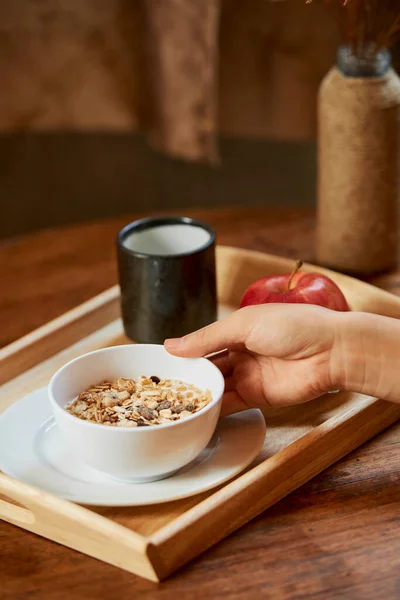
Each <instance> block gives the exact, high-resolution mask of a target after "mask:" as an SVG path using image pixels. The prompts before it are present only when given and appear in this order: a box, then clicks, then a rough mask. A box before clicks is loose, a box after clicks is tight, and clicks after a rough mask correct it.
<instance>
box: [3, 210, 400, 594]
mask: <svg viewBox="0 0 400 600" xmlns="http://www.w3.org/2000/svg"><path fill="white" fill-rule="evenodd" d="M196 216H197V217H200V218H202V219H203V220H206V221H207V222H209V223H210V224H212V225H214V226H215V227H216V229H217V233H218V239H219V242H220V243H223V244H231V245H237V246H242V247H247V248H253V249H258V250H264V251H268V252H271V253H275V254H280V255H284V256H288V257H292V258H298V257H300V258H302V259H304V260H307V261H311V262H312V260H313V233H314V216H313V214H312V213H311V212H309V211H307V210H297V209H296V210H278V209H274V210H272V209H263V210H254V211H249V210H246V209H243V210H224V211H222V210H221V211H215V212H211V211H207V212H206V211H203V212H202V211H197V212H196ZM131 218H132V215H130V216H128V217H126V218H124V219H119V220H115V221H109V222H103V223H94V224H90V225H86V226H80V227H76V228H66V229H59V230H52V231H47V232H43V233H41V234H35V235H30V236H26V237H24V238H22V239H20V240H11V241H8V242H7V243H4V244H3V245H2V246H1V247H0V278H1V282H2V293H1V298H0V314H1V319H2V321H1V323H2V326H1V328H0V331H1V333H0V344H6V343H8V342H11V341H13V340H14V339H16V338H18V337H20V336H21V335H23V334H25V333H27V332H29V331H30V330H31V329H33V328H35V327H37V326H39V325H42V324H43V323H45V322H47V321H48V320H50V319H51V318H54V317H56V316H58V315H60V314H62V313H63V312H65V311H66V310H68V309H70V308H73V307H74V306H76V305H77V304H78V303H80V302H82V301H84V300H87V299H88V298H90V297H91V296H93V295H95V294H97V293H98V292H100V291H102V290H104V289H106V288H107V287H109V286H111V285H112V284H114V283H115V282H116V270H115V260H114V238H115V234H116V232H117V231H118V229H119V228H120V227H121V226H122V225H123V224H125V223H126V222H128V221H129V220H130V219H131ZM372 283H376V284H377V285H379V286H380V287H382V288H384V289H388V290H390V291H392V292H394V293H397V294H398V295H400V275H399V272H396V273H393V274H390V275H384V276H381V277H379V278H376V279H374V280H373V281H372ZM399 450H400V427H399V426H394V427H391V428H389V429H388V430H387V431H386V432H384V433H383V434H381V435H380V436H378V437H376V438H375V439H374V440H372V441H371V442H369V443H368V444H365V445H364V446H362V447H361V448H360V449H358V450H357V451H355V452H353V453H352V454H350V455H349V456H347V457H346V458H345V459H343V460H341V461H340V462H339V463H337V464H336V465H334V466H333V467H331V468H329V469H328V470H327V471H325V472H324V473H323V474H321V475H320V476H318V477H316V478H315V479H313V480H312V481H310V482H309V483H308V484H306V485H305V486H303V487H302V488H300V489H299V490H298V491H297V492H295V493H294V494H292V495H291V496H289V497H287V498H286V499H285V500H283V501H281V502H280V503H279V504H277V505H276V506H275V507H273V508H272V509H269V510H268V511H266V512H265V513H263V514H262V515H261V516H260V517H258V518H257V519H256V520H254V521H253V522H251V523H250V524H248V525H246V526H245V527H243V528H242V529H241V530H239V531H238V532H237V533H235V534H233V535H231V536H230V537H229V538H227V539H226V540H224V541H223V542H221V543H219V544H218V545H217V546H216V547H214V548H213V549H211V550H210V551H208V552H206V553H205V554H203V555H202V556H201V557H200V558H199V559H197V560H196V561H194V562H193V563H191V564H190V565H189V566H187V567H185V568H183V569H182V570H181V571H180V572H178V573H177V574H176V575H174V576H172V577H171V579H169V580H168V581H167V582H165V583H162V584H153V583H151V582H147V581H144V580H142V579H139V578H137V577H135V576H133V575H130V574H128V573H124V572H122V571H120V570H117V569H115V568H113V567H110V566H107V565H105V564H102V563H100V562H96V561H95V560H94V559H90V558H87V557H85V556H82V555H81V554H78V553H75V552H73V551H71V550H68V549H66V548H63V547H61V546H58V545H55V544H53V543H51V542H48V541H46V540H44V539H41V538H39V537H36V536H34V535H32V534H28V533H27V532H24V531H22V530H20V529H18V528H15V527H12V526H10V525H7V524H5V523H0V582H1V584H0V599H1V600H8V599H11V598H12V599H13V600H14V599H17V600H19V599H25V598H34V599H40V600H47V599H50V598H51V599H52V600H53V599H54V600H57V599H58V598H60V599H61V598H62V599H65V598H69V597H73V596H74V597H75V598H85V599H86V598H87V599H92V598H93V599H94V598H104V599H108V598H110V599H114V598H116V597H118V598H122V599H125V598H132V597H135V598H136V597H139V598H158V597H159V598H160V599H168V598H173V597H175V596H177V595H178V594H179V596H180V597H181V598H182V599H183V600H186V599H192V598H194V597H196V598H199V599H200V600H201V599H203V598H223V597H225V598H240V599H241V598H243V599H247V598H260V597H262V598H271V599H280V598H283V599H286V598H288V599H289V598H290V599H291V598H299V599H300V598H304V599H306V598H320V599H326V598H328V599H331V598H335V599H336V598H350V599H353V598H354V599H356V600H358V599H360V600H361V599H363V600H364V599H366V600H369V599H371V600H372V599H373V600H377V599H379V598H385V600H386V599H392V598H393V599H398V598H399V597H400V575H399V566H400V552H399V551H400V529H399V509H398V507H399V500H400V473H399V471H400V467H399V464H400V462H399Z"/></svg>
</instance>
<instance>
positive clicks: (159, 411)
mask: <svg viewBox="0 0 400 600" xmlns="http://www.w3.org/2000/svg"><path fill="white" fill-rule="evenodd" d="M211 400H212V395H211V392H210V391H209V390H206V391H202V390H200V389H198V388H197V387H195V386H194V385H191V384H189V383H185V382H184V381H181V380H179V379H160V378H159V377H156V376H152V377H145V376H142V377H140V378H138V379H126V378H123V377H120V378H119V379H117V380H116V381H103V382H101V383H98V384H96V385H93V386H91V387H90V388H89V389H87V390H86V391H84V392H82V393H80V394H79V396H78V398H76V399H75V400H73V401H72V402H70V403H69V404H68V405H67V406H66V407H65V408H66V410H67V411H68V412H69V413H70V414H72V415H74V416H75V417H78V418H79V419H82V420H85V421H91V422H93V423H99V424H101V425H109V426H115V427H147V426H149V425H162V424H165V423H172V422H174V421H179V420H181V419H184V418H186V417H189V416H191V415H192V414H194V413H196V412H198V411H199V410H201V409H202V408H204V407H205V406H207V404H209V403H210V402H211Z"/></svg>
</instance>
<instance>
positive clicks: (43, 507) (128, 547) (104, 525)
mask: <svg viewBox="0 0 400 600" xmlns="http://www.w3.org/2000/svg"><path fill="white" fill-rule="evenodd" d="M0 519H3V520H4V521H7V522H8V523H11V524H13V525H17V526H18V527H22V528H23V529H27V530H28V531H31V532H32V533H36V534H38V535H41V536H43V537H46V538H48V539H50V540H53V541H55V542H58V543H59V544H63V545H64V546H68V547H69V548H73V549H74V550H78V551H80V552H84V553H85V554H88V555H89V556H93V557H94V558H98V559H100V560H102V561H105V562H108V563H110V564H113V565H116V566H118V567H120V568H123V569H126V570H127V571H130V572H131V573H136V574H138V575H141V576H142V577H146V578H147V579H150V580H152V581H159V574H158V573H157V571H158V568H157V570H156V562H157V556H156V553H155V552H154V548H153V546H152V544H150V543H149V540H148V539H147V538H145V537H143V536H141V535H139V534H138V533H136V532H135V531H131V530H130V529H127V528H126V527H123V526H122V525H119V524H118V523H115V522H114V521H111V520H109V519H106V518H105V517H102V516H101V515H99V514H97V513H95V512H93V511H91V510H89V509H87V508H84V507H82V506H79V505H77V504H74V503H73V502H68V501H67V500H62V499H60V498H57V497H56V496H53V495H51V494H49V493H48V492H44V491H42V490H39V489H37V488H34V487H32V486H30V485H28V484H26V483H22V482H20V481H17V480H15V479H12V478H11V477H8V476H7V475H4V474H3V473H1V472H0Z"/></svg>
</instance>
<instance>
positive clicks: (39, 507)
mask: <svg viewBox="0 0 400 600" xmlns="http://www.w3.org/2000/svg"><path fill="white" fill-rule="evenodd" d="M237 252H240V253H241V255H242V256H243V257H245V258H246V259H250V260H252V261H255V262H261V263H264V262H267V261H271V262H272V261H273V262H274V264H276V265H277V266H279V268H280V269H282V270H287V269H288V268H290V266H291V265H292V264H293V261H292V260H291V259H287V258H283V257H276V256H274V255H271V254H264V253H262V252H256V251H253V250H244V249H241V248H234V247H230V246H219V247H217V264H218V259H219V258H220V257H223V256H224V255H225V257H229V255H232V254H235V253H237ZM304 268H305V269H306V270H314V271H319V272H322V273H325V274H328V275H330V276H332V278H333V279H335V280H336V281H338V282H340V281H342V282H344V283H347V284H350V283H352V284H353V285H354V282H356V283H357V287H358V288H359V289H361V290H362V291H365V292H366V291H368V292H369V294H370V295H371V296H373V297H374V296H375V297H376V298H377V299H378V300H379V301H380V302H381V303H382V301H386V302H383V303H384V304H387V306H388V310H389V307H390V309H392V310H391V312H393V313H396V314H397V315H398V316H400V298H398V297H396V296H394V295H393V294H391V293H390V292H386V291H384V290H381V289H379V288H376V287H374V286H372V285H370V284H368V283H365V282H362V281H359V280H355V279H354V278H352V277H350V276H347V275H342V274H338V273H334V272H332V271H330V270H328V269H323V268H321V267H317V266H315V265H312V264H309V263H308V264H305V265H304ZM394 307H396V310H395V308H394ZM383 314H387V313H386V312H384V313H383ZM117 318H119V288H118V286H113V287H111V288H109V289H108V290H106V291H104V292H102V293H101V294H98V295H97V296H95V297H93V298H91V299H90V300H88V301H86V302H84V303H83V304H80V305H79V306H77V307H76V308H74V309H72V310H70V311H68V312H67V313H64V314H63V315H61V316H59V317H57V318H56V319H53V320H52V321H50V322H48V323H47V324H45V325H43V326H41V327H39V328H38V329H36V330H34V331H33V332H31V333H29V334H27V335H25V336H23V337H22V338H20V339H19V340H16V341H15V342H12V343H11V344H9V345H8V346H5V347H4V348H3V349H1V350H0V383H5V382H7V381H11V380H13V379H14V378H16V377H18V375H22V374H23V373H26V372H27V371H28V370H29V369H31V368H33V367H34V366H37V365H39V364H41V363H42V362H44V361H45V360H46V359H47V358H50V357H51V356H53V355H55V354H57V353H58V352H60V351H61V350H63V349H66V348H68V347H70V346H71V345H73V344H74V343H75V342H77V341H79V340H83V339H85V337H86V336H88V335H90V334H91V333H94V332H95V331H97V330H98V329H99V328H101V327H103V326H105V325H106V324H107V323H111V322H112V321H113V320H115V319H117ZM78 323H80V324H81V325H82V324H84V325H85V328H84V331H83V332H82V331H81V332H80V334H79V335H78V336H76V338H75V337H74V336H72V337H71V336H70V335H69V334H68V328H70V327H71V326H74V325H76V324H78ZM60 332H61V333H65V334H66V335H65V337H64V336H63V335H61V336H60V335H59V334H60ZM56 338H61V339H56ZM42 344H46V358H43V356H41V357H40V359H38V360H37V361H36V362H35V360H36V357H35V349H36V348H37V347H38V346H39V345H42ZM24 354H26V355H27V356H24ZM19 361H22V365H23V368H22V370H20V371H17V373H16V369H17V368H18V367H17V365H18V363H19ZM362 398H363V400H362V402H361V403H360V404H359V405H357V407H351V408H349V409H347V410H346V411H343V412H341V413H340V414H338V415H334V416H333V417H331V418H330V419H328V420H326V421H325V422H324V423H322V424H321V425H318V426H317V427H315V428H314V429H313V430H311V431H309V432H308V433H306V434H304V435H303V436H301V437H300V438H299V439H298V440H296V441H295V442H292V443H291V444H289V446H287V447H286V448H284V449H283V450H281V451H280V452H278V453H276V454H275V455H273V456H272V457H270V458H268V459H266V460H264V461H263V462H261V463H260V464H258V465H256V466H255V467H253V468H252V469H250V470H248V471H247V472H245V473H244V474H241V475H239V476H238V477H237V478H235V479H234V480H233V481H231V482H228V483H226V484H224V485H223V487H222V488H221V489H217V491H214V492H211V493H210V495H209V496H208V497H206V498H205V499H203V500H200V502H198V503H197V504H196V505H194V506H193V507H192V508H190V509H188V510H186V511H184V512H183V513H182V514H180V515H179V516H178V517H175V518H174V519H172V520H171V521H170V522H169V523H167V524H165V525H163V526H161V527H160V528H159V529H157V530H156V531H155V532H153V533H152V534H151V535H149V536H146V535H142V534H139V533H138V532H136V531H134V530H133V529H130V528H129V527H127V526H124V525H120V524H118V523H116V522H115V521H113V520H112V519H109V518H107V517H105V516H101V515H99V514H97V513H95V512H93V511H92V510H90V508H85V507H82V506H79V505H77V504H75V503H73V502H69V501H66V500H61V499H60V498H58V497H56V496H53V495H51V494H49V493H47V492H42V491H41V490H39V489H36V488H34V487H33V486H30V485H28V484H24V483H21V482H19V481H16V480H14V479H12V478H10V477H8V476H6V475H4V474H3V473H0V493H4V494H5V495H6V496H7V498H11V503H10V502H6V501H4V500H1V499H0V518H4V519H5V520H6V521H8V522H10V523H13V524H15V525H18V526H20V527H24V528H25V529H27V530H29V531H33V532H35V533H39V534H40V535H45V537H49V538H50V539H55V540H56V541H60V540H59V537H58V538H57V536H55V534H54V532H52V531H50V532H49V535H46V534H43V533H40V531H41V529H40V527H41V525H42V521H43V520H44V518H45V517H46V514H47V513H46V511H45V510H44V507H46V509H47V511H50V512H53V513H54V514H56V515H57V519H60V518H61V522H63V523H64V525H65V526H66V527H72V529H74V527H73V526H74V525H75V526H76V523H77V522H78V523H79V526H80V527H81V528H83V530H86V532H87V534H88V535H90V536H94V537H96V535H97V537H98V538H99V539H100V540H102V541H103V542H104V541H105V539H108V538H107V536H109V537H111V538H112V539H113V540H114V541H115V544H116V548H117V550H118V548H119V549H120V548H121V547H123V548H125V552H126V550H127V549H129V550H130V553H129V552H126V554H127V555H129V556H127V557H126V558H125V560H124V559H122V560H120V559H118V560H108V559H107V558H105V557H104V556H102V553H101V552H100V550H99V548H98V545H97V546H95V547H87V548H85V549H84V550H82V548H81V546H80V545H77V541H76V539H75V538H74V537H73V536H72V538H71V539H69V538H68V539H65V540H64V541H61V543H64V544H65V545H68V546H70V547H72V548H76V549H80V550H81V551H84V552H86V553H87V554H90V555H91V556H94V557H96V558H100V559H102V560H105V561H106V562H112V564H116V565H117V566H120V567H122V568H125V569H127V570H129V571H132V572H134V573H137V574H140V575H142V576H144V577H146V578H148V579H151V580H153V581H160V580H161V579H163V578H164V577H166V576H167V575H169V574H170V573H171V572H172V571H174V570H175V569H176V568H178V566H180V565H182V564H184V563H185V562H187V560H189V559H190V558H193V557H194V556H196V555H197V554H198V553H199V552H201V551H202V550H204V549H205V548H206V547H209V546H210V545H212V543H213V541H211V542H207V544H206V545H205V546H204V547H202V548H200V549H199V548H196V547H194V548H193V551H192V552H191V553H189V555H188V554H187V553H186V555H185V552H184V551H183V550H182V544H181V543H180V542H179V539H178V535H179V534H181V533H182V531H183V530H184V531H193V530H196V529H197V528H198V527H199V522H200V523H202V522H203V521H204V519H207V516H209V514H210V513H214V512H215V509H216V507H217V508H218V509H219V510H221V508H222V509H223V508H224V507H226V504H227V502H228V501H231V500H232V499H233V498H235V497H236V496H237V493H238V492H241V493H246V492H248V490H249V488H251V487H252V486H253V487H254V486H255V488H257V483H258V485H259V482H260V481H263V477H264V476H267V475H268V474H269V475H270V476H274V474H276V473H277V472H279V467H280V465H281V464H282V462H284V460H285V459H286V457H287V455H293V454H295V453H296V452H299V451H300V452H302V453H307V452H309V451H310V448H312V443H313V442H315V441H317V442H320V441H321V440H324V439H327V436H329V433H330V432H332V431H334V432H335V431H336V432H337V431H338V428H340V427H342V428H344V429H346V425H348V423H349V422H350V421H352V420H353V421H354V420H355V421H357V418H359V417H360V415H363V413H364V412H365V411H367V412H368V414H370V415H371V418H370V420H369V421H368V424H369V426H367V427H365V428H364V430H363V429H362V428H361V429H360V431H359V433H358V437H357V439H356V440H355V441H354V439H352V440H351V442H350V443H347V444H346V443H344V442H342V445H341V446H340V447H339V446H338V448H337V451H336V453H334V455H333V454H332V456H331V459H332V460H331V459H330V460H329V461H328V462H324V464H321V463H320V464H316V465H313V467H312V469H311V466H312V465H311V466H310V465H307V467H308V470H307V469H306V472H305V473H304V474H303V475H302V476H299V478H298V485H296V486H295V487H294V488H293V489H297V487H299V485H302V484H303V483H304V482H306V481H308V480H309V479H310V478H311V477H312V476H314V475H316V474H317V473H319V472H320V471H322V470H323V469H325V468H326V467H327V466H329V464H332V463H333V462H335V461H336V460H338V459H339V458H341V457H342V456H344V455H345V454H346V453H348V452H349V451H351V450H352V449H354V448H355V447H357V446H358V445H360V443H363V441H366V440H367V439H369V438H370V437H371V432H372V434H374V432H375V433H378V431H381V430H382V429H383V428H385V427H386V426H389V425H390V424H391V423H393V422H394V421H396V420H397V419H398V418H399V417H400V406H398V405H390V404H388V403H384V402H382V401H380V400H377V399H375V398H370V397H365V396H364V397H362ZM374 419H375V420H374ZM378 421H379V422H380V423H382V422H383V423H384V425H383V426H382V427H381V426H380V425H379V427H380V428H379V427H378ZM377 427H378V429H377ZM320 443H321V442H320ZM310 458H312V457H310ZM267 463H268V465H267ZM310 469H311V471H310ZM310 472H311V473H312V474H311V476H310ZM271 474H272V475H271ZM281 487H282V486H281ZM290 491H292V489H289V490H288V489H287V488H284V489H282V490H281V493H277V494H275V495H274V496H271V497H270V498H269V500H267V501H266V500H265V498H264V497H261V499H259V500H258V503H257V506H252V507H251V514H247V513H246V514H242V515H241V516H240V518H236V520H233V521H231V522H230V523H229V525H228V526H225V529H224V531H223V533H222V535H219V534H218V536H217V537H216V539H221V538H222V537H225V535H227V534H228V533H229V532H230V531H233V530H234V529H236V528H237V527H239V526H240V525H241V524H243V523H245V522H247V521H248V520H249V519H250V518H253V517H254V516H255V515H256V514H259V513H260V512H262V510H265V509H266V508H267V507H268V506H271V505H272V504H273V503H275V502H276V501H278V500H279V499H281V498H282V497H284V496H285V495H287V493H289V492H290ZM261 496H262V495H261ZM15 503H17V504H15ZM210 509H213V510H212V511H210ZM231 511H232V509H231ZM92 516H94V518H92ZM32 519H33V520H32ZM110 522H111V525H110ZM67 537H68V536H67ZM96 539H97V538H96ZM215 541H216V540H215ZM107 543H109V542H107ZM97 544H99V541H98V540H97ZM121 545H122V546H121ZM117 550H116V551H117ZM117 553H118V552H117ZM168 555H172V560H171V561H168Z"/></svg>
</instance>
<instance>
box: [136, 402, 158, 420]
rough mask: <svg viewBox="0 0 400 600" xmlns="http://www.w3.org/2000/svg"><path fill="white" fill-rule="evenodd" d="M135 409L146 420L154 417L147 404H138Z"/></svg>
mask: <svg viewBox="0 0 400 600" xmlns="http://www.w3.org/2000/svg"><path fill="white" fill-rule="evenodd" d="M137 411H138V413H139V414H140V415H141V416H142V417H143V418H144V419H147V421H151V420H152V419H154V413H153V411H152V410H151V408H148V407H147V406H138V407H137Z"/></svg>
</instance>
